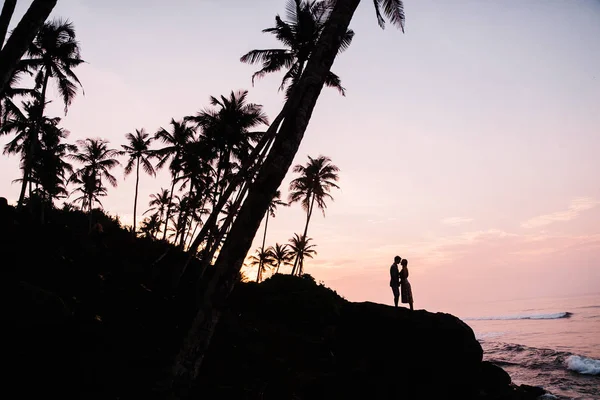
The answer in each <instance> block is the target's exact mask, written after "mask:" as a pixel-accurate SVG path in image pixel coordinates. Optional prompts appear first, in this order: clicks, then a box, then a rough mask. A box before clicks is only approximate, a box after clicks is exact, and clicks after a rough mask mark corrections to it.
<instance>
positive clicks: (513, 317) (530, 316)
mask: <svg viewBox="0 0 600 400" xmlns="http://www.w3.org/2000/svg"><path fill="white" fill-rule="evenodd" d="M571 315H572V314H571V313H570V312H566V311H565V312H558V313H551V314H515V315H500V316H495V317H472V318H463V319H464V320H465V321H495V320H501V321H508V320H516V319H561V318H569V317H570V316H571Z"/></svg>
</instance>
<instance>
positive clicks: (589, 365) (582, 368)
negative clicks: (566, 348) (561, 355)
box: [565, 356, 600, 375]
mask: <svg viewBox="0 0 600 400" xmlns="http://www.w3.org/2000/svg"><path fill="white" fill-rule="evenodd" d="M565 361H566V364H567V368H568V369H570V370H571V371H575V372H578V373H580V374H585V375H600V360H594V359H593V358H587V357H580V356H569V357H568V358H567V359H566V360H565Z"/></svg>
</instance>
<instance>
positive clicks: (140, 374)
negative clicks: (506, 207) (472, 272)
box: [1, 210, 540, 400]
mask: <svg viewBox="0 0 600 400" xmlns="http://www.w3.org/2000/svg"><path fill="white" fill-rule="evenodd" d="M97 218H98V220H100V221H101V222H102V224H103V226H104V228H105V234H104V237H103V238H102V240H98V239H97V238H95V237H92V236H90V235H88V233H87V226H88V225H87V218H86V216H85V215H84V214H82V213H80V212H78V211H60V210H52V211H51V212H49V215H48V221H49V223H47V224H46V225H37V224H36V223H35V221H29V220H27V218H23V217H22V216H21V217H19V218H13V217H11V218H4V220H3V222H2V224H3V225H2V241H1V243H2V254H3V262H2V265H3V268H2V272H3V273H4V274H5V279H3V280H2V281H3V283H4V286H5V287H4V289H5V291H4V292H5V293H6V294H7V295H8V296H7V299H8V301H7V302H5V308H6V312H5V313H4V315H5V316H7V319H6V320H5V321H6V322H7V323H5V324H4V326H5V333H7V336H6V337H7V339H5V345H6V349H5V350H6V351H5V354H7V358H6V361H7V363H8V365H10V366H11V368H10V372H9V373H8V376H7V377H6V378H8V379H9V380H10V381H11V382H12V383H13V386H14V387H15V388H18V392H19V393H20V396H19V397H20V398H30V397H34V396H39V395H44V396H46V397H52V396H54V395H57V396H60V397H61V398H86V399H137V398H163V397H164V396H163V395H162V394H161V393H159V392H158V391H157V390H156V389H157V387H158V382H160V381H161V379H162V378H164V376H165V373H166V371H167V370H168V368H169V366H170V364H171V360H172V357H173V356H174V355H175V354H176V352H177V350H178V349H179V346H180V343H181V338H182V337H183V335H184V334H185V332H186V329H187V326H188V323H189V321H190V318H191V316H192V315H193V313H194V311H195V310H194V308H193V306H192V305H193V304H194V301H193V291H191V290H189V288H191V287H192V286H191V285H187V286H186V285H185V283H186V281H190V280H192V279H193V276H192V277H187V278H188V279H187V280H186V279H184V285H183V286H182V289H180V290H179V291H174V290H173V288H172V287H171V284H170V282H171V281H172V277H173V275H174V273H175V272H174V271H177V266H179V265H181V263H182V262H183V260H184V258H185V254H183V253H182V252H180V251H178V250H176V249H174V248H171V247H170V245H168V244H165V243H161V242H159V241H154V240H151V239H139V238H138V239H135V238H133V237H132V236H131V235H130V234H129V233H128V232H126V231H125V230H124V229H122V228H121V227H120V224H119V223H118V221H117V220H115V219H113V218H110V217H107V216H105V215H101V214H99V215H98V216H97ZM167 250H169V251H168V252H166V251H167ZM165 252H166V255H165ZM161 255H165V256H164V257H163V258H162V260H161V262H160V263H158V264H156V263H154V261H155V260H157V259H158V258H159V257H160V256H161ZM197 267H198V264H192V266H191V271H192V272H191V274H193V271H194V270H196V269H197ZM208 275H209V276H210V273H209V274H208ZM482 356H483V354H482V349H481V346H480V345H479V343H478V342H477V341H476V340H475V337H474V334H473V332H472V330H471V329H470V328H469V327H468V326H467V325H466V324H464V323H463V322H462V321H460V320H459V319H458V318H456V317H454V316H452V315H448V314H441V313H437V314H434V313H429V312H427V311H423V310H417V311H414V312H411V311H409V310H407V309H404V308H402V309H394V308H392V307H388V306H384V305H381V304H374V303H352V302H348V301H346V300H344V299H343V298H341V297H340V296H338V295H337V294H336V293H335V292H334V291H332V290H331V289H328V288H326V287H324V286H322V285H318V284H316V283H315V282H314V280H312V278H311V277H310V276H305V277H301V278H299V277H291V276H288V275H276V276H275V277H273V278H271V279H268V280H267V281H265V282H263V283H261V284H260V285H257V284H255V283H239V284H238V285H237V287H236V289H235V290H234V292H233V293H232V296H231V298H230V299H229V303H228V307H227V310H226V311H225V313H224V315H223V318H222V320H221V323H220V325H219V327H218V329H217V332H216V334H215V337H214V339H213V342H212V345H211V348H210V351H209V353H208V354H207V356H206V359H205V363H204V365H203V371H202V376H201V379H200V380H199V382H198V386H197V388H196V391H197V395H198V396H193V397H194V398H195V397H199V398H200V397H202V398H209V399H210V398H215V399H217V398H236V399H320V398H326V399H338V398H339V399H388V398H390V399H392V398H402V399H425V398H449V397H451V396H453V397H456V398H463V399H469V398H472V399H507V400H508V399H533V398H535V397H536V394H537V395H539V394H540V393H539V391H538V390H535V389H532V388H527V387H515V386H511V385H510V377H509V376H508V375H507V374H506V373H505V372H504V371H503V370H502V369H500V368H499V367H495V366H493V365H491V364H489V363H486V362H482Z"/></svg>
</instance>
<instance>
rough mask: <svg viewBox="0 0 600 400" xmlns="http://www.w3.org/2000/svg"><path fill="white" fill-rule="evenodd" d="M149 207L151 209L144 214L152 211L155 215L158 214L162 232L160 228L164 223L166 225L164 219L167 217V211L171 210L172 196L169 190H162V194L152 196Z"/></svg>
mask: <svg viewBox="0 0 600 400" xmlns="http://www.w3.org/2000/svg"><path fill="white" fill-rule="evenodd" d="M148 205H149V206H150V208H149V209H148V210H146V211H145V212H144V214H146V213H148V212H151V211H153V212H154V213H155V214H158V220H159V228H158V230H159V231H160V226H161V225H162V224H163V223H165V224H166V221H163V217H164V216H165V211H166V210H167V208H169V207H170V206H171V195H170V192H169V189H164V188H160V192H158V193H155V194H151V195H150V202H149V203H148Z"/></svg>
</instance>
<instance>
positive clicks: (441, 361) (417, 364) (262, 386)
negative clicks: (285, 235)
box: [198, 275, 539, 400]
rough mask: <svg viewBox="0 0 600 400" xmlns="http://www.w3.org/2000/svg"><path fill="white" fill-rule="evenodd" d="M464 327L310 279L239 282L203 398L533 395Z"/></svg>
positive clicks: (211, 357)
mask: <svg viewBox="0 0 600 400" xmlns="http://www.w3.org/2000/svg"><path fill="white" fill-rule="evenodd" d="M482 358H483V351H482V349H481V346H480V345H479V343H478V342H477V340H476V339H475V335H474V334H473V331H472V330H471V328H470V327H469V326H467V325H466V324H465V323H464V322H462V321H461V320H460V319H458V318H456V317H454V316H452V315H449V314H443V313H430V312H427V311H425V310H415V311H412V312H411V311H410V310H408V309H406V308H399V309H395V308H393V307H389V306H385V305H381V304H375V303H352V302H347V301H346V300H344V299H342V298H341V297H339V296H338V295H337V294H336V293H335V292H333V291H332V290H330V289H328V288H326V287H324V286H320V285H317V284H315V283H314V282H313V281H311V280H310V279H301V278H294V277H290V276H283V275H278V276H275V277H274V278H272V279H270V280H268V281H265V282H264V283H262V284H261V285H256V284H246V285H240V286H239V287H238V288H237V289H236V290H235V291H234V293H233V295H232V298H231V301H230V307H229V309H228V310H227V311H226V312H225V313H224V316H223V318H222V322H221V324H220V325H219V327H218V330H217V332H216V334H215V338H214V339H213V343H212V345H211V348H210V352H209V354H208V355H207V357H206V359H205V363H204V365H203V373H202V379H201V381H200V382H199V385H198V386H199V387H201V388H202V393H203V394H204V395H205V396H207V395H208V398H246V397H247V396H249V395H250V393H255V394H256V395H257V396H259V397H257V398H261V399H328V400H331V399H345V400H347V399H404V400H406V399H433V398H457V399H458V398H460V399H507V400H508V399H534V398H536V397H537V396H538V395H539V393H535V394H528V393H526V391H525V390H522V389H521V388H518V387H515V386H511V379H510V376H509V375H508V374H507V373H506V372H505V371H504V370H502V369H501V368H500V367H497V366H495V365H493V364H490V363H487V362H483V361H482Z"/></svg>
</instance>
